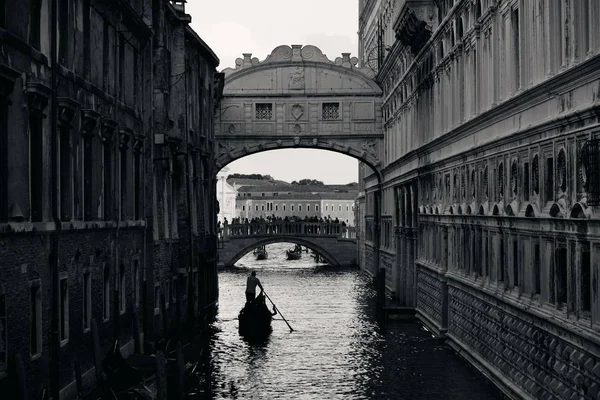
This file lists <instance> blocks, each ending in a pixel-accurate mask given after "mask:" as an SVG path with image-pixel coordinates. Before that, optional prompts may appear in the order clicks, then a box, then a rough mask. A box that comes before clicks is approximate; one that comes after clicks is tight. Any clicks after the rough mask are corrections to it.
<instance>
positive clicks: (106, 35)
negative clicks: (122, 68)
mask: <svg viewBox="0 0 600 400" xmlns="http://www.w3.org/2000/svg"><path fill="white" fill-rule="evenodd" d="M111 50H112V49H111V46H110V24H109V23H108V20H106V19H105V20H104V29H103V36H102V79H103V84H104V91H106V92H108V90H109V87H108V86H109V74H110V60H111V59H112V54H111Z"/></svg>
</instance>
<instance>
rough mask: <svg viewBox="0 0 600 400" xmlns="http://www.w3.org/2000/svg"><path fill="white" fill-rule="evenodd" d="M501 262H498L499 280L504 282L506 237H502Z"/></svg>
mask: <svg viewBox="0 0 600 400" xmlns="http://www.w3.org/2000/svg"><path fill="white" fill-rule="evenodd" d="M499 251H500V263H499V264H498V282H504V239H503V238H500V249H499Z"/></svg>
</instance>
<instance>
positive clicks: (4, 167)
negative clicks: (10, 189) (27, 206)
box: [0, 102, 8, 222]
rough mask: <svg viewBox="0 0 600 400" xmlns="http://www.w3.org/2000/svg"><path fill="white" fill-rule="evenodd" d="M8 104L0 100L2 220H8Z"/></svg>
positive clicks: (0, 196) (0, 210)
mask: <svg viewBox="0 0 600 400" xmlns="http://www.w3.org/2000/svg"><path fill="white" fill-rule="evenodd" d="M7 179H8V104H6V103H5V102H0V222H5V221H7V220H8V198H7V186H8V182H7Z"/></svg>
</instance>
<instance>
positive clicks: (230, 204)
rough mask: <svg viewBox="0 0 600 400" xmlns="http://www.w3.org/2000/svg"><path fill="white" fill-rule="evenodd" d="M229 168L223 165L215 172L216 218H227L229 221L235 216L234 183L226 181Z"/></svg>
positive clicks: (222, 219)
mask: <svg viewBox="0 0 600 400" xmlns="http://www.w3.org/2000/svg"><path fill="white" fill-rule="evenodd" d="M228 172H229V168H227V167H225V168H223V169H222V170H221V171H219V173H218V174H217V201H218V202H219V214H218V215H217V219H218V220H219V221H221V222H223V221H224V220H225V218H227V221H229V222H231V220H232V219H233V218H235V217H236V215H237V213H236V211H235V200H236V197H237V190H236V188H235V186H234V185H230V184H229V183H227V173H228Z"/></svg>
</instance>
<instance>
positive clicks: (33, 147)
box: [27, 82, 55, 222]
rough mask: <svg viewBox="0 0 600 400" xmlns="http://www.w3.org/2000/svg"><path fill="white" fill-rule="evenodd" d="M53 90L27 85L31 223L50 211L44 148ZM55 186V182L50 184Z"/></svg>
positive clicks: (47, 171) (36, 84) (37, 85)
mask: <svg viewBox="0 0 600 400" xmlns="http://www.w3.org/2000/svg"><path fill="white" fill-rule="evenodd" d="M50 95H51V90H50V89H49V88H48V87H46V86H44V85H43V84H41V83H38V82H29V83H28V84H27V102H28V109H29V145H30V151H29V168H30V174H29V175H30V178H29V189H30V190H29V192H30V196H31V197H30V207H31V221H34V222H35V221H42V220H43V219H44V210H46V209H48V205H49V204H48V203H49V202H48V196H47V194H46V193H47V190H48V186H49V185H48V182H50V173H49V168H48V166H49V165H47V164H46V163H45V162H44V160H45V159H46V157H47V154H45V153H46V150H47V149H46V146H44V129H43V120H44V119H45V118H46V114H44V111H45V110H46V107H47V106H48V99H49V98H50ZM50 183H51V184H55V182H50Z"/></svg>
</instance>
